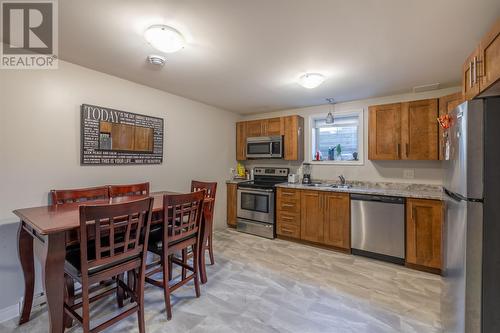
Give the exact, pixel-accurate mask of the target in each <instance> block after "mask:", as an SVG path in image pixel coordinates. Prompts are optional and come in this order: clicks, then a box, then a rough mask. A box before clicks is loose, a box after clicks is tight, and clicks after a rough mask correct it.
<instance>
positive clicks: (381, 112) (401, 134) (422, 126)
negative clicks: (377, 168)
mask: <svg viewBox="0 0 500 333" xmlns="http://www.w3.org/2000/svg"><path fill="white" fill-rule="evenodd" d="M437 116H438V100H437V99H427V100H421V101H412V102H405V103H394V104H386V105H375V106H370V107H369V121H368V122H369V125H368V143H369V146H368V157H369V159H370V160H437V159H438V150H439V149H438V124H437V120H436V119H437Z"/></svg>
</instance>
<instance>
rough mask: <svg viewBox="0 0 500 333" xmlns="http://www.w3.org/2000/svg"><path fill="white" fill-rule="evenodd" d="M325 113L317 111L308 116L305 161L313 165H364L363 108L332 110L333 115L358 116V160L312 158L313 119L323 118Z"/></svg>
mask: <svg viewBox="0 0 500 333" xmlns="http://www.w3.org/2000/svg"><path fill="white" fill-rule="evenodd" d="M327 114H328V112H326V113H319V114H314V115H311V116H309V126H308V128H307V140H306V141H307V149H306V154H307V162H309V163H311V164H315V165H364V164H365V150H364V146H365V138H364V133H365V119H364V110H363V109H356V110H345V111H334V112H333V117H345V116H358V117H359V118H358V119H359V128H358V148H359V150H358V160H357V161H352V160H351V161H341V160H334V161H330V160H325V161H316V160H313V157H312V134H313V130H314V125H315V120H317V119H325V118H326V115H327Z"/></svg>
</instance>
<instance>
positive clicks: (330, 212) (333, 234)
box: [323, 192, 351, 250]
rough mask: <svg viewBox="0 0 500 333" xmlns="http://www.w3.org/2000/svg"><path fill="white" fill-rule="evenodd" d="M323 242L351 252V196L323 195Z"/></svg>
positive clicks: (343, 194)
mask: <svg viewBox="0 0 500 333" xmlns="http://www.w3.org/2000/svg"><path fill="white" fill-rule="evenodd" d="M323 206H324V209H323V211H324V217H323V242H324V243H325V244H326V245H331V246H335V247H338V248H342V249H346V250H349V249H350V248H351V223H350V221H351V209H350V207H351V205H350V199H349V194H347V193H329V192H325V193H324V194H323Z"/></svg>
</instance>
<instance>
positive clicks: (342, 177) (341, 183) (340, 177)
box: [339, 175, 345, 185]
mask: <svg viewBox="0 0 500 333" xmlns="http://www.w3.org/2000/svg"><path fill="white" fill-rule="evenodd" d="M339 179H340V185H345V177H344V176H343V175H340V176H339Z"/></svg>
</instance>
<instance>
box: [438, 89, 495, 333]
mask: <svg viewBox="0 0 500 333" xmlns="http://www.w3.org/2000/svg"><path fill="white" fill-rule="evenodd" d="M450 116H451V127H450V128H449V129H448V130H447V131H446V132H447V136H446V139H445V146H444V147H445V148H444V159H445V161H444V162H443V163H444V192H445V194H446V195H445V197H446V211H447V214H446V221H445V235H444V276H445V279H444V281H445V288H444V291H443V294H442V313H443V316H442V319H443V325H444V328H445V332H456V333H461V332H466V333H475V332H483V333H489V332H500V213H499V211H500V98H499V97H495V98H488V99H484V100H473V101H469V102H465V103H463V104H461V105H460V106H458V107H457V108H456V109H455V110H453V111H452V112H451V113H450Z"/></svg>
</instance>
